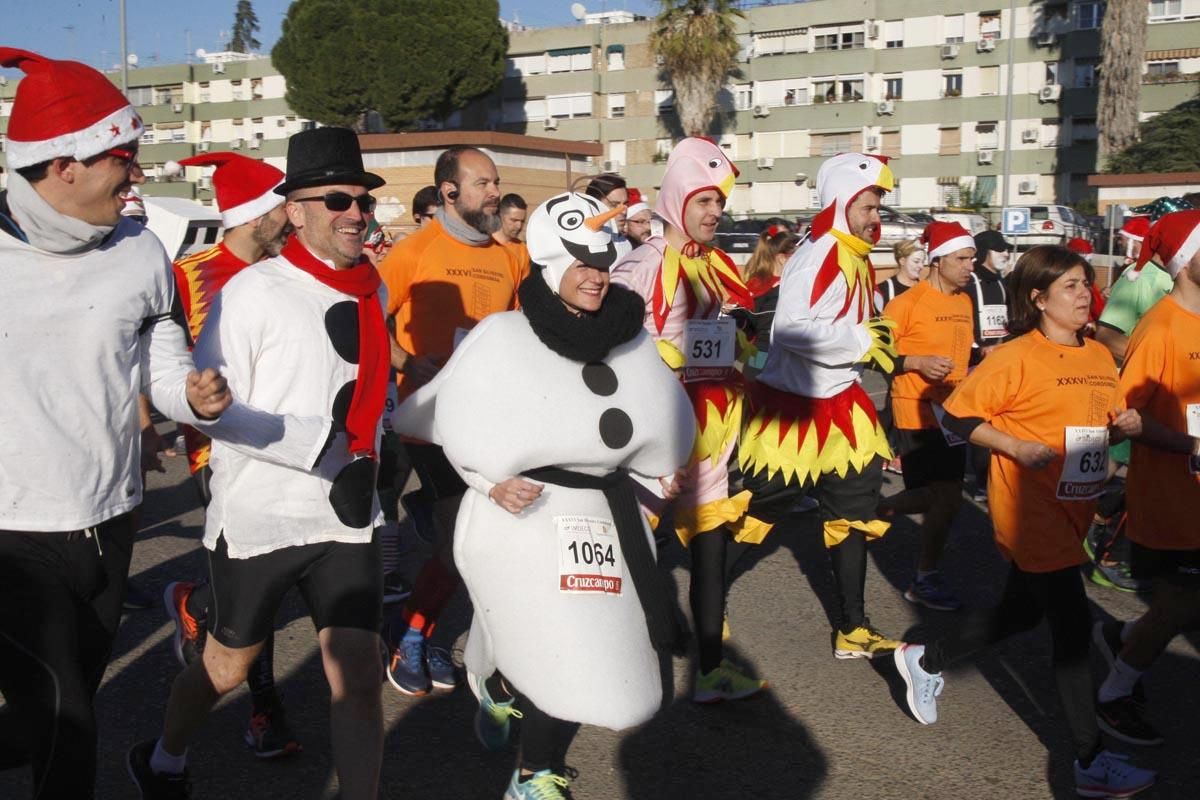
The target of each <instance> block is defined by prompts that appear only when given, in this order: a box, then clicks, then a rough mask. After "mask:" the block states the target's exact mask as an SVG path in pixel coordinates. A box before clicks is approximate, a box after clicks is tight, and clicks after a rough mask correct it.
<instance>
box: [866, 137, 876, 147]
mask: <svg viewBox="0 0 1200 800" xmlns="http://www.w3.org/2000/svg"><path fill="white" fill-rule="evenodd" d="M867 149H868V150H878V149H879V137H878V136H868V137H867Z"/></svg>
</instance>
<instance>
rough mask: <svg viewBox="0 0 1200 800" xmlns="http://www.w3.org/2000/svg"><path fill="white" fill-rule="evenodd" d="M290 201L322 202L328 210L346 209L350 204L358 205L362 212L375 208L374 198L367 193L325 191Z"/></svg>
mask: <svg viewBox="0 0 1200 800" xmlns="http://www.w3.org/2000/svg"><path fill="white" fill-rule="evenodd" d="M292 202H293V203H324V204H325V207H326V208H327V209H329V210H330V211H348V210H350V206H352V205H356V206H358V210H359V211H361V212H362V213H364V214H370V213H371V212H373V211H374V210H375V198H374V197H371V195H369V194H360V195H358V196H355V195H351V194H346V193H345V192H326V193H325V194H321V195H317V196H315V197H297V198H294V199H293V200H292Z"/></svg>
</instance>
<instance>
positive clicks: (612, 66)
mask: <svg viewBox="0 0 1200 800" xmlns="http://www.w3.org/2000/svg"><path fill="white" fill-rule="evenodd" d="M622 69H625V45H623V44H610V45H609V46H608V71H609V72H616V71H618V70H622Z"/></svg>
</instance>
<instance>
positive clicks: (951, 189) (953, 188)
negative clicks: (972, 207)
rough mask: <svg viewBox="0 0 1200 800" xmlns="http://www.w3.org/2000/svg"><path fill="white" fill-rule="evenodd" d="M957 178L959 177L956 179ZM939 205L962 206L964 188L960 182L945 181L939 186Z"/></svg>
mask: <svg viewBox="0 0 1200 800" xmlns="http://www.w3.org/2000/svg"><path fill="white" fill-rule="evenodd" d="M955 180H957V179H955ZM938 200H939V201H940V202H939V205H942V206H951V207H953V206H960V205H962V189H961V188H960V187H959V185H958V183H953V184H950V183H943V184H940V185H939V186H938Z"/></svg>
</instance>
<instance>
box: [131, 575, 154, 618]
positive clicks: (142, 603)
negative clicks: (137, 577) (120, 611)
mask: <svg viewBox="0 0 1200 800" xmlns="http://www.w3.org/2000/svg"><path fill="white" fill-rule="evenodd" d="M123 605H124V607H125V609H126V610H129V611H145V610H146V609H147V608H149V607H150V606H152V605H154V596H153V595H152V594H150V592H148V591H147V590H146V589H144V588H143V587H142V583H141V581H134V580H133V579H132V578H131V579H129V580H127V581H126V582H125V600H124V601H123Z"/></svg>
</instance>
